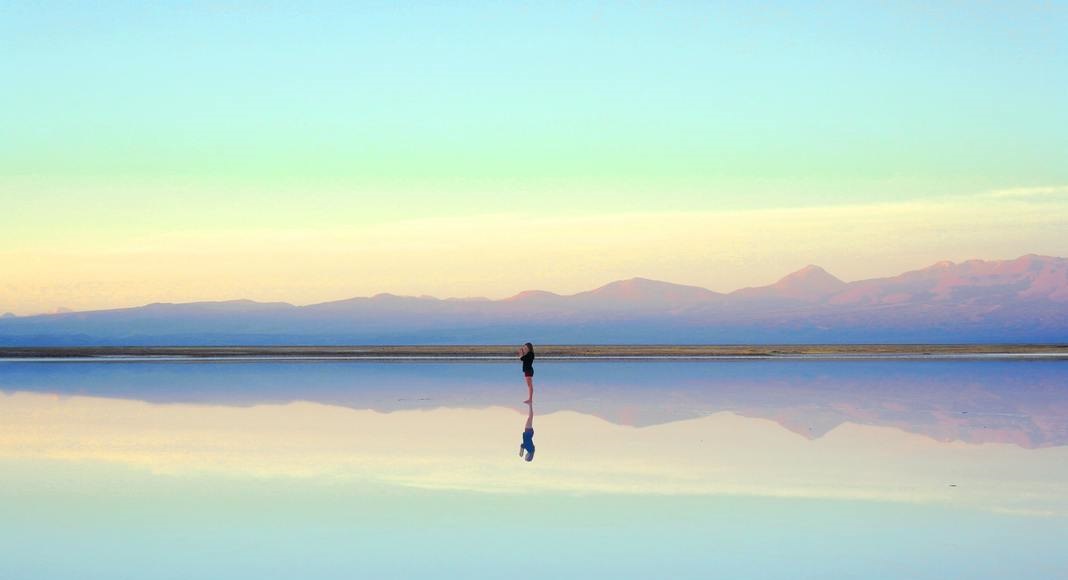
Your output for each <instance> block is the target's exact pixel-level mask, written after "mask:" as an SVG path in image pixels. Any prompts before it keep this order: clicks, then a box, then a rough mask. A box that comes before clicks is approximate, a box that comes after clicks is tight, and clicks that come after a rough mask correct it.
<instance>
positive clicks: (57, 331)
mask: <svg viewBox="0 0 1068 580" xmlns="http://www.w3.org/2000/svg"><path fill="white" fill-rule="evenodd" d="M527 340H530V341H533V342H536V343H537V342H545V343H557V344H583V343H601V344H621V343H633V344H653V343H661V344H696V343H706V344H737V343H828V344H830V343H845V342H861V343H877V342H883V343H894V342H910V343H938V342H962V343H968V342H1066V341H1068V259H1065V258H1058V257H1051V256H1038V255H1033V254H1031V255H1026V256H1022V257H1020V258H1017V259H1014V260H994V261H984V260H968V261H965V262H960V263H954V262H948V261H947V262H939V263H937V264H934V265H932V266H930V267H927V268H923V269H920V270H914V271H910V272H905V273H903V274H901V275H898V276H893V277H887V278H874V279H868V280H860V281H855V282H844V281H842V280H840V279H838V278H836V277H835V276H833V275H832V274H830V273H828V272H827V271H826V270H824V269H822V268H820V267H819V266H814V265H812V266H806V267H805V268H802V269H801V270H798V271H797V272H794V273H792V274H789V275H787V276H785V277H783V278H782V279H781V280H779V281H777V282H775V283H774V284H771V285H768V286H760V287H752V288H743V289H740V290H736V291H734V292H730V293H726V294H724V293H719V292H713V291H711V290H708V289H705V288H700V287H697V286H686V285H681V284H672V283H669V282H662V281H657V280H649V279H646V278H631V279H628V280H620V281H616V282H612V283H609V284H606V285H604V286H601V287H600V288H596V289H594V290H589V291H585V292H579V293H577V294H570V295H561V294H555V293H552V292H546V291H541V290H529V291H525V292H520V293H519V294H516V295H515V296H512V297H509V298H504V299H501V300H490V299H486V298H465V299H457V298H449V299H438V298H434V297H430V296H418V297H414V296H396V295H393V294H378V295H375V296H372V297H359V298H350V299H347V300H339V301H333V302H323V303H319V304H311V305H306V306H295V305H292V304H288V303H285V302H255V301H251V300H232V301H222V302H191V303H180V304H172V303H154V304H148V305H145V306H140V307H135V308H121V309H113V310H98V311H89V312H60V313H54V314H44V315H37V316H25V317H10V316H9V317H3V318H0V345H6V346H46V345H54V346H93V345H127V346H140V345H268V344H270V345H296V344H316V345H339V344H502V343H505V344H507V343H517V342H524V341H527Z"/></svg>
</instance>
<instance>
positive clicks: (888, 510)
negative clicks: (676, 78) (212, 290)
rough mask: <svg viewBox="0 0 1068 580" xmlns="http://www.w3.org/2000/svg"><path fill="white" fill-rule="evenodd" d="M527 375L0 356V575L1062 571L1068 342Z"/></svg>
mask: <svg viewBox="0 0 1068 580" xmlns="http://www.w3.org/2000/svg"><path fill="white" fill-rule="evenodd" d="M535 390H536V392H535V402H534V405H533V406H532V408H528V406H527V405H524V404H522V403H521V402H520V401H521V400H522V399H523V398H525V396H526V386H525V384H524V382H523V379H522V376H521V374H520V372H519V365H518V364H503V363H493V362H403V363H399V362H386V361H376V362H367V361H360V362H314V363H309V362H292V361H288V362H243V363H241V362H209V363H203V362H201V363H194V362H76V363H74V362H26V361H20V362H0V475H2V478H3V485H2V486H0V545H2V546H3V554H4V555H3V557H2V558H0V578H4V579H22V578H27V579H29V578H34V579H48V578H109V579H111V578H182V579H187V578H342V577H348V578H355V577H375V578H383V577H410V576H417V575H418V576H433V577H457V578H474V577H493V578H497V577H508V578H525V577H546V576H548V577H582V578H590V577H659V578H667V577H700V578H708V577H737V578H842V577H845V578H849V577H857V578H948V577H954V578H1005V577H1013V578H1058V577H1068V550H1066V549H1065V538H1068V362H1063V361H1025V360H1015V361H1001V360H974V361H904V360H892V361H803V360H800V361H700V362H692V361H641V362H636V361H635V362H623V361H613V362H604V361H584V362H564V361H551V362H550V361H546V362H540V363H539V364H538V365H537V376H536V377H535ZM528 421H529V424H530V426H531V428H532V429H533V432H534V435H533V437H528V440H529V441H528V443H530V442H532V443H533V445H532V446H533V447H534V448H535V451H534V453H533V454H532V457H531V461H529V462H528V461H526V460H525V457H524V456H523V455H526V454H527V453H528V452H529V447H530V445H528V450H521V449H520V445H521V444H522V443H523V442H524V431H525V430H526V428H527V425H528ZM521 452H522V453H523V455H521Z"/></svg>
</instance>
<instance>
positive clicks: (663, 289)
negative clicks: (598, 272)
mask: <svg viewBox="0 0 1068 580" xmlns="http://www.w3.org/2000/svg"><path fill="white" fill-rule="evenodd" d="M721 296H722V294H719V293H718V292H713V291H711V290H709V289H707V288H701V287H700V286H687V285H685V284H674V283H671V282H663V281H661V280H651V279H649V278H641V277H634V278H627V279H626V280H616V281H615V282H609V283H608V284H605V285H604V286H601V287H600V288H596V289H593V290H589V291H586V292H579V293H578V294H575V295H574V297H576V298H580V299H584V300H586V301H592V302H593V304H592V305H594V306H605V305H609V304H613V303H627V304H628V306H630V307H634V308H639V309H640V308H648V307H668V308H682V307H686V306H693V305H695V304H699V303H702V302H706V301H708V300H714V299H716V298H719V297H721Z"/></svg>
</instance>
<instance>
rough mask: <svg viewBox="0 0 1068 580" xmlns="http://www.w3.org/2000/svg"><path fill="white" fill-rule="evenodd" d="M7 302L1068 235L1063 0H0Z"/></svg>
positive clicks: (131, 298)
mask: <svg viewBox="0 0 1068 580" xmlns="http://www.w3.org/2000/svg"><path fill="white" fill-rule="evenodd" d="M0 78H3V79H4V90H3V91H0V272H3V277H2V278H0V312H4V311H10V312H14V313H16V314H20V315H22V314H32V313H36V312H47V311H52V310H54V309H56V308H58V307H66V308H73V309H76V310H82V309H95V308H110V307H120V306H133V305H139V304H144V303H148V302H156V301H169V302H180V301H192V300H222V299H234V298H251V299H256V300H284V301H289V302H293V303H297V304H305V303H311V302H318V301H324V300H332V299H339V298H346V297H351V296H357V295H372V294H375V293H378V292H393V293H398V294H414V295H421V294H430V295H435V296H440V297H446V296H487V297H491V298H500V297H505V296H509V295H512V294H515V293H517V292H519V291H522V290H527V289H535V288H536V289H545V290H551V291H556V292H564V293H567V292H576V291H581V290H586V289H589V288H592V287H596V286H599V285H601V284H604V283H607V282H609V281H612V280H616V279H623V278H629V277H633V276H644V277H649V278H657V279H665V280H669V281H673V282H679V283H687V284H695V285H700V286H705V287H708V288H711V289H713V290H718V291H729V290H733V289H736V288H739V287H743V286H749V285H758V284H766V283H770V282H773V281H774V280H776V279H778V278H779V277H781V276H783V275H785V274H786V273H788V272H790V271H793V270H796V269H798V268H801V267H803V266H805V265H807V264H810V263H816V264H819V265H821V266H823V267H824V268H826V269H828V270H829V271H831V272H832V273H834V274H836V275H838V276H839V277H841V278H843V279H846V280H853V279H861V278H866V277H873V276H883V275H894V274H897V273H900V272H901V271H904V270H907V269H913V268H919V267H924V266H926V265H929V264H931V263H934V262H937V261H940V260H946V259H949V260H964V259H970V258H984V259H1005V258H1014V257H1017V256H1019V255H1022V254H1026V253H1040V254H1050V255H1061V256H1064V255H1068V237H1066V236H1064V235H1063V234H1061V232H1063V231H1068V229H1066V228H1068V163H1065V159H1068V131H1065V130H1064V129H1065V127H1068V106H1066V105H1065V104H1064V95H1066V94H1068V4H1065V3H1060V2H1049V1H1043V2H981V3H973V2H967V3H966V2H936V3H930V2H830V3H821V4H820V5H819V6H814V5H810V4H809V3H793V2H777V3H744V5H738V4H737V3H719V2H707V3H697V2H674V3H668V2H655V1H635V2H605V1H599V2H558V3H557V2H539V3H534V2H485V3H478V2H416V3H394V2H351V3H350V2H343V3H342V2H336V3H334V2H301V3H282V2H255V1H246V0H233V1H212V2H197V1H190V2H169V3H168V2H162V3H140V2H97V3H78V2H20V1H15V2H5V3H3V5H0Z"/></svg>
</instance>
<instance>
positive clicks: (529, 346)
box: [523, 342, 534, 352]
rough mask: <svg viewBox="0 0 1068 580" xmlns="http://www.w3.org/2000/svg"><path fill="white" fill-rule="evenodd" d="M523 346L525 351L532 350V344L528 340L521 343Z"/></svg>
mask: <svg viewBox="0 0 1068 580" xmlns="http://www.w3.org/2000/svg"><path fill="white" fill-rule="evenodd" d="M523 346H524V347H525V348H526V349H527V352H534V345H533V344H530V343H529V342H525V343H523Z"/></svg>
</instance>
